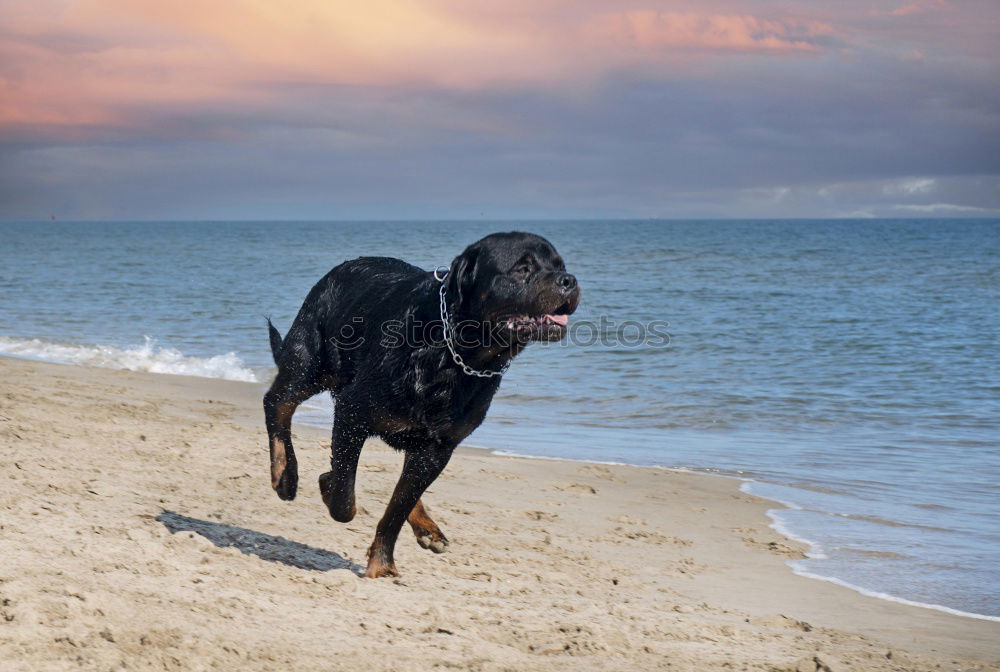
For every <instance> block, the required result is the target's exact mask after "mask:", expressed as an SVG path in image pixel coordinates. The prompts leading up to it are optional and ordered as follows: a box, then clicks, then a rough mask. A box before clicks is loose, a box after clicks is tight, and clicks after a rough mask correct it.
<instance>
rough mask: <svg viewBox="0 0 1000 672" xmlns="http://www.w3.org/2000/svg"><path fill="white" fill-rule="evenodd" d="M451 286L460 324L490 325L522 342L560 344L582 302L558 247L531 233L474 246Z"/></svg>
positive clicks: (451, 276) (455, 267) (458, 260)
mask: <svg viewBox="0 0 1000 672" xmlns="http://www.w3.org/2000/svg"><path fill="white" fill-rule="evenodd" d="M446 282H447V283H448V290H447V291H448V296H449V299H450V300H451V301H452V302H453V305H454V306H455V307H456V309H457V317H458V319H460V320H476V321H478V322H482V323H488V324H490V325H492V326H493V327H495V328H496V329H497V331H498V332H499V333H504V332H506V333H507V334H509V335H510V336H512V337H513V338H512V339H511V340H514V341H517V342H520V343H525V342H527V341H558V340H559V339H561V338H562V337H563V336H565V335H566V330H567V324H568V322H569V315H571V314H572V313H573V311H575V310H576V307H577V306H578V305H579V303H580V286H579V285H578V284H577V282H576V278H575V277H573V276H572V275H570V274H569V273H567V272H566V265H565V264H564V263H563V259H562V257H560V256H559V253H558V252H556V248H555V247H553V246H552V243H550V242H549V241H547V240H545V239H544V238H542V237H541V236H536V235H534V234H531V233H519V232H512V233H494V234H491V235H489V236H486V237H485V238H483V239H482V240H479V241H477V242H475V243H473V244H472V245H469V247H467V248H466V249H465V251H464V252H462V254H460V255H458V256H457V257H455V260H454V261H453V262H452V264H451V270H450V272H449V273H448V278H447V281H446Z"/></svg>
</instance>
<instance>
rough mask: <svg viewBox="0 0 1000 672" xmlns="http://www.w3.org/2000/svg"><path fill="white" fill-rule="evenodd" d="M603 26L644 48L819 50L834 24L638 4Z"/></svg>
mask: <svg viewBox="0 0 1000 672" xmlns="http://www.w3.org/2000/svg"><path fill="white" fill-rule="evenodd" d="M597 25H598V31H599V32H602V33H604V34H605V35H606V36H608V37H611V38H612V39H614V40H618V41H621V42H623V43H628V44H631V45H634V46H636V47H639V48H642V49H694V50H718V51H815V50H817V48H818V47H817V46H816V44H814V43H813V42H811V41H810V39H811V38H816V37H820V36H827V35H831V34H833V33H834V29H833V27H832V26H830V25H829V24H825V23H820V22H801V21H792V20H781V19H764V18H759V17H756V16H749V15H733V14H698V13H677V12H657V11H653V10H634V11H629V12H623V13H618V14H608V15H604V16H602V17H600V18H599V19H598V22H597Z"/></svg>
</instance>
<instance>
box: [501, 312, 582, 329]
mask: <svg viewBox="0 0 1000 672" xmlns="http://www.w3.org/2000/svg"><path fill="white" fill-rule="evenodd" d="M505 324H506V325H507V328H508V329H535V328H540V327H547V326H550V325H555V326H560V327H562V328H563V329H565V328H566V325H568V324H569V315H539V316H538V317H528V316H527V315H515V316H514V317H508V318H507V319H506V320H505Z"/></svg>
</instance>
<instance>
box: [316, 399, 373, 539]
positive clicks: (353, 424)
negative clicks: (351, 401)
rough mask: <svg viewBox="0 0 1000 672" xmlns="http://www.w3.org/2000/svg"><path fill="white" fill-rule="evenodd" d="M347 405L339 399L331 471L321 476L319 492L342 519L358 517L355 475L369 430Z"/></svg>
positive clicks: (341, 521) (336, 516) (325, 502)
mask: <svg viewBox="0 0 1000 672" xmlns="http://www.w3.org/2000/svg"><path fill="white" fill-rule="evenodd" d="M354 415H355V414H353V413H351V412H350V411H349V410H348V409H347V407H346V406H344V405H341V402H339V401H338V402H337V406H336V408H335V410H334V416H333V438H332V441H331V443H330V471H328V472H326V473H325V474H322V475H321V476H320V477H319V493H320V495H321V496H322V497H323V503H324V504H326V508H327V509H329V511H330V515H331V516H332V517H333V519H334V520H336V521H337V522H339V523H347V522H350V521H351V520H353V519H354V514H355V513H357V507H356V506H355V501H354V479H355V476H356V475H357V472H358V458H359V457H360V456H361V448H362V447H363V446H364V445H365V439H366V438H368V432H367V431H365V428H364V426H362V425H360V424H359V423H358V422H357V421H356V420H355V418H354Z"/></svg>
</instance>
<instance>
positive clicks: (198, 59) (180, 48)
mask: <svg viewBox="0 0 1000 672" xmlns="http://www.w3.org/2000/svg"><path fill="white" fill-rule="evenodd" d="M554 4H555V5H558V6H559V7H561V11H560V12H558V13H549V14H546V13H544V12H541V13H539V12H538V11H537V10H536V3H534V2H529V1H528V0H521V1H520V2H512V3H510V4H509V5H507V6H506V9H505V10H504V11H503V12H496V11H494V12H490V13H484V12H482V11H479V12H476V11H469V10H468V9H464V10H463V9H462V6H461V5H460V4H459V5H456V4H454V3H449V2H444V1H435V0H425V1H424V2H418V1H415V0H370V1H369V2H366V3H363V4H358V3H353V2H346V1H344V0H339V1H338V0H300V1H298V2H296V3H295V4H294V5H293V6H289V7H282V8H281V9H279V8H278V7H277V6H276V5H275V4H274V3H273V2H271V1H270V0H240V1H239V2H237V1H236V0H218V1H213V2H208V3H206V2H202V1H201V0H171V1H170V2H162V1H160V0H86V1H81V2H63V1H57V0H38V1H37V2H33V3H18V2H11V1H7V2H0V25H2V26H3V29H2V30H0V64H2V65H0V100H2V101H3V102H2V103H0V127H8V128H9V127H11V126H25V125H35V126H54V127H57V128H56V129H55V130H54V132H55V133H56V134H57V135H60V136H62V135H64V134H65V127H80V128H83V129H85V128H92V127H97V126H107V125H118V126H128V125H129V124H135V125H137V126H140V127H142V126H143V123H142V119H140V118H137V117H138V116H139V115H136V114H135V113H134V112H133V110H134V109H135V108H142V107H153V106H157V107H168V108H173V109H183V108H185V107H187V106H191V105H193V104H197V103H211V102H213V101H228V102H229V103H230V104H233V105H241V106H250V107H259V106H267V105H270V104H271V103H272V102H273V101H272V98H271V96H272V95H273V86H275V85H282V84H313V85H327V86H368V87H414V86H416V87H443V88H452V89H456V88H457V89H477V88H484V87H485V88H490V87H496V86H538V87H544V86H557V87H560V88H565V87H567V86H581V85H588V84H590V83H593V82H595V81H598V80H599V79H600V78H601V77H603V76H605V75H606V74H607V73H610V72H614V71H615V70H616V69H621V68H625V67H628V66H629V64H633V63H634V62H635V61H636V60H637V58H638V60H641V61H642V62H645V63H648V64H653V65H657V66H658V67H664V68H667V69H675V70H677V71H680V69H679V68H680V65H679V64H678V63H677V62H676V61H675V60H671V59H672V58H674V57H673V56H671V55H669V54H666V53H664V52H665V51H672V52H677V51H683V52H689V53H695V54H703V55H705V54H711V53H729V52H761V53H770V54H779V53H781V52H809V51H815V50H817V49H819V48H820V47H819V42H818V41H817V39H818V38H823V37H825V36H829V35H830V34H832V32H833V29H832V27H830V26H827V25H826V24H822V23H819V22H814V21H803V20H798V19H795V18H789V17H783V16H780V15H778V16H770V17H764V16H755V15H752V14H740V15H735V14H733V15H730V14H713V13H699V12H690V11H688V12H663V11H658V10H655V9H642V8H639V9H634V10H629V11H625V12H611V13H609V12H607V11H605V7H607V6H608V5H613V4H615V3H613V2H611V3H608V2H605V3H593V4H592V3H582V4H574V3H568V2H556V3H554ZM684 67H685V68H687V67H689V64H686V65H684ZM59 127H62V128H63V130H59Z"/></svg>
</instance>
